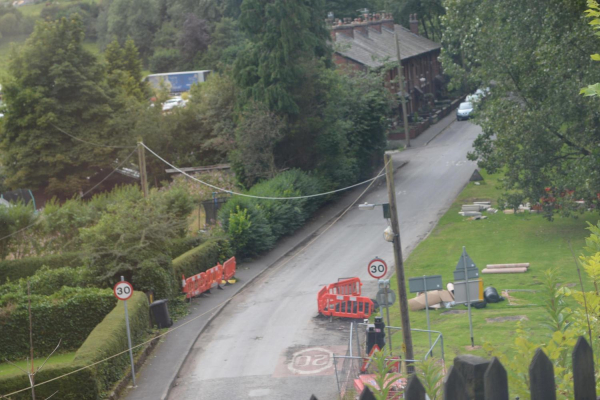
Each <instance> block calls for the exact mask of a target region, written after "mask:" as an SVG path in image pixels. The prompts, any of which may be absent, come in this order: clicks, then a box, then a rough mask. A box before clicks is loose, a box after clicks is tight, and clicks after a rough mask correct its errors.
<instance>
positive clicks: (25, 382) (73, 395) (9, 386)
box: [0, 363, 99, 400]
mask: <svg viewBox="0 0 600 400" xmlns="http://www.w3.org/2000/svg"><path fill="white" fill-rule="evenodd" d="M83 366H84V365H77V364H73V363H70V364H66V363H65V364H55V365H48V366H45V367H44V369H42V370H41V371H40V372H39V373H38V374H36V376H35V382H36V383H40V382H45V381H48V380H50V379H53V378H56V377H58V376H61V375H64V374H68V373H69V372H72V371H74V370H76V369H78V368H81V367H83ZM95 380H96V377H95V376H94V371H92V370H91V369H84V370H82V371H79V372H77V373H75V374H72V375H69V376H66V377H64V378H61V379H58V380H56V381H53V382H50V383H48V384H46V385H41V386H38V387H36V388H35V394H36V397H37V398H42V399H47V398H48V397H50V396H52V394H53V393H54V392H56V391H58V393H57V394H56V396H54V398H59V399H65V400H97V399H98V398H99V393H98V390H97V389H96V381H95ZM27 387H29V378H28V377H27V375H25V374H19V375H10V376H7V377H0V388H2V389H1V392H0V395H2V394H7V393H12V392H16V391H17V390H21V389H24V388H27ZM58 396H60V397H58ZM10 399H11V400H31V390H25V391H23V392H21V393H18V394H14V395H12V396H10Z"/></svg>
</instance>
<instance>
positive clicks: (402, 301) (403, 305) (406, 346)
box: [383, 152, 415, 374]
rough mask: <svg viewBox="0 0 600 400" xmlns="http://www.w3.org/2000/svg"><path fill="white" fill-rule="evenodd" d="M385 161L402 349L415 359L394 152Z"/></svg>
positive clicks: (410, 369) (411, 367)
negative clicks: (395, 182)
mask: <svg viewBox="0 0 600 400" xmlns="http://www.w3.org/2000/svg"><path fill="white" fill-rule="evenodd" d="M383 161H384V162H385V178H386V181H387V189H388V197H389V202H390V220H391V223H392V229H393V231H394V241H393V243H394V262H395V263H396V280H397V281H398V303H399V305H400V320H401V322H402V338H403V342H404V343H403V344H402V350H403V352H404V359H405V360H414V354H413V344H412V332H411V330H410V319H409V318H408V298H407V294H406V278H405V277H404V262H403V260H402V246H401V244H400V225H399V223H398V209H397V208H396V191H395V186H394V163H393V161H392V153H390V152H386V153H385V154H384V156H383ZM407 372H408V373H409V374H413V373H414V372H415V369H414V366H413V365H412V363H411V362H407Z"/></svg>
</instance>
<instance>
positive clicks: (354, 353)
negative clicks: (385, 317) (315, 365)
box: [333, 321, 446, 398]
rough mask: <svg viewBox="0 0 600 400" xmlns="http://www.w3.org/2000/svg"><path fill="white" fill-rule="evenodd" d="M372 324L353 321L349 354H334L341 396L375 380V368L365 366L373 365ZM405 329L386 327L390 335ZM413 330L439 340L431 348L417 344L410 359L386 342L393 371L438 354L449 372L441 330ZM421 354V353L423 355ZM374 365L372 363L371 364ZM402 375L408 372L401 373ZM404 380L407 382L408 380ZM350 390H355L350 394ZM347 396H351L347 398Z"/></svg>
mask: <svg viewBox="0 0 600 400" xmlns="http://www.w3.org/2000/svg"><path fill="white" fill-rule="evenodd" d="M368 326H369V324H368V323H361V322H358V321H353V322H352V323H351V324H350V336H349V340H348V347H347V349H346V354H345V355H336V354H334V356H333V358H334V363H333V365H334V366H335V376H336V381H337V387H338V391H339V396H340V398H355V397H357V396H358V395H357V396H354V394H359V393H361V387H362V386H364V383H365V382H368V381H370V380H372V379H371V378H372V377H373V375H372V374H373V373H374V367H373V366H368V367H367V368H366V370H365V365H369V361H371V355H370V354H367V334H366V331H367V327H368ZM401 330H402V328H400V327H395V326H386V327H385V331H386V334H388V335H394V334H395V333H399V332H400V331H401ZM411 331H412V332H413V333H415V334H422V335H424V334H427V333H432V334H435V335H437V338H436V339H435V342H434V343H433V344H432V345H431V347H426V348H419V347H417V348H416V349H415V350H416V353H415V359H414V360H406V359H404V358H403V356H402V354H401V353H396V352H394V353H393V354H392V352H391V351H390V349H389V348H388V346H387V345H386V346H385V347H384V348H383V349H382V351H383V352H384V353H385V354H386V361H387V363H388V365H390V366H392V367H393V370H396V368H397V367H399V366H400V365H399V364H400V363H401V362H403V363H404V362H413V363H420V362H422V361H424V360H427V359H429V358H431V357H433V356H434V354H433V353H434V351H435V358H436V361H435V362H436V364H439V365H441V366H442V370H443V372H444V375H445V373H446V371H445V361H444V358H445V355H444V337H443V335H442V333H441V332H438V331H428V330H425V329H411ZM419 353H420V355H417V354H419ZM370 364H372V363H370ZM400 376H402V377H405V376H406V375H405V374H403V373H402V372H401V375H400ZM404 383H406V382H405V381H404ZM348 393H351V394H350V395H349V394H348ZM395 394H396V396H397V397H393V398H401V397H398V395H399V396H402V394H398V393H395ZM345 396H347V397H345Z"/></svg>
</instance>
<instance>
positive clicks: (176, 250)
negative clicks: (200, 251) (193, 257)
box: [169, 235, 206, 259]
mask: <svg viewBox="0 0 600 400" xmlns="http://www.w3.org/2000/svg"><path fill="white" fill-rule="evenodd" d="M205 241H206V237H205V236H203V235H198V236H187V237H184V238H178V239H175V240H173V242H172V243H171V249H170V252H169V254H170V255H171V258H173V259H175V258H177V257H179V256H180V255H182V254H183V253H185V252H186V251H190V250H192V249H193V248H194V247H198V246H200V245H201V244H202V243H204V242H205Z"/></svg>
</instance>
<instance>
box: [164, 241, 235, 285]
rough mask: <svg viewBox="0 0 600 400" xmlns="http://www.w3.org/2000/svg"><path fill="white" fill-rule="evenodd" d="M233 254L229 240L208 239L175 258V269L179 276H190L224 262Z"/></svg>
mask: <svg viewBox="0 0 600 400" xmlns="http://www.w3.org/2000/svg"><path fill="white" fill-rule="evenodd" d="M231 256H232V251H231V248H230V246H229V241H228V240H227V239H225V238H215V239H211V240H207V241H206V242H204V243H202V244H201V245H200V246H198V247H195V248H193V249H192V250H189V251H187V252H185V253H183V254H182V255H180V256H179V257H177V258H176V259H174V260H173V270H174V271H175V275H176V276H177V278H179V277H181V275H185V276H186V277H190V276H192V275H196V274H199V273H200V272H204V271H206V270H207V269H209V268H212V267H214V266H215V265H217V263H218V262H221V263H223V262H224V261H225V260H227V259H228V258H229V257H231Z"/></svg>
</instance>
